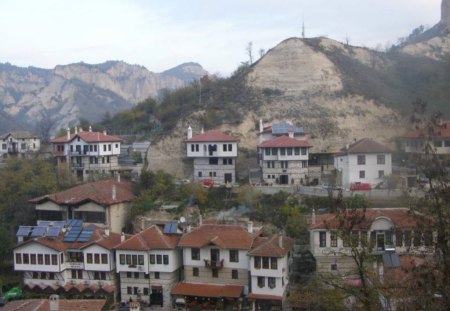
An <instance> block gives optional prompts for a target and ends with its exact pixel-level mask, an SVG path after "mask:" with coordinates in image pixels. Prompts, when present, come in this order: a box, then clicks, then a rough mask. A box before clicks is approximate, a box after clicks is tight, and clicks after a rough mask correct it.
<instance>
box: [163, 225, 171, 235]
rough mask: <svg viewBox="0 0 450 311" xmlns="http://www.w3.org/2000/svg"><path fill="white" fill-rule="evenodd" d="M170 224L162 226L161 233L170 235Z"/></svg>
mask: <svg viewBox="0 0 450 311" xmlns="http://www.w3.org/2000/svg"><path fill="white" fill-rule="evenodd" d="M171 225H172V224H170V223H169V224H165V225H164V229H163V233H170V227H171Z"/></svg>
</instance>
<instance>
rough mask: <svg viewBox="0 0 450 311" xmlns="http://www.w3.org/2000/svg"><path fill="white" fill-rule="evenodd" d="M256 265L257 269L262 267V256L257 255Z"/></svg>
mask: <svg viewBox="0 0 450 311" xmlns="http://www.w3.org/2000/svg"><path fill="white" fill-rule="evenodd" d="M254 266H255V269H261V257H259V256H255V259H254Z"/></svg>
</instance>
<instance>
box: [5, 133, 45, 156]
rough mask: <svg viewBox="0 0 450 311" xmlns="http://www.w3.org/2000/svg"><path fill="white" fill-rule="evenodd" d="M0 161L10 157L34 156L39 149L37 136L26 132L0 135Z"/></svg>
mask: <svg viewBox="0 0 450 311" xmlns="http://www.w3.org/2000/svg"><path fill="white" fill-rule="evenodd" d="M0 143H1V148H0V161H2V160H4V159H6V158H8V157H12V156H16V157H17V156H20V157H23V158H26V157H29V156H31V155H33V154H36V153H37V152H38V151H39V150H40V148H41V140H40V138H39V136H37V135H34V134H32V133H30V132H28V131H17V132H9V133H6V134H3V135H0Z"/></svg>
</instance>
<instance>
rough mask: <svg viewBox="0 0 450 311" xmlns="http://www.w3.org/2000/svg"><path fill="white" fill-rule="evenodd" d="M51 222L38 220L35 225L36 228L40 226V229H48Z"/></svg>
mask: <svg viewBox="0 0 450 311" xmlns="http://www.w3.org/2000/svg"><path fill="white" fill-rule="evenodd" d="M51 223H52V222H51V221H47V220H38V222H37V224H38V226H42V227H48V226H50V225H51Z"/></svg>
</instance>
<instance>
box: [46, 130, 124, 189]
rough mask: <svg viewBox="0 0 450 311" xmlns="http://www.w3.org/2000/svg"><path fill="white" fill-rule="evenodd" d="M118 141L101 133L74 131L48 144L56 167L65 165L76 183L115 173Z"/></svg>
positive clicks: (68, 131) (119, 141) (118, 149)
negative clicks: (75, 178) (74, 177)
mask: <svg viewBox="0 0 450 311" xmlns="http://www.w3.org/2000/svg"><path fill="white" fill-rule="evenodd" d="M121 142H122V139H121V138H119V137H115V136H111V135H107V134H106V131H104V132H92V129H91V127H89V131H88V132H86V131H83V130H82V129H81V128H80V130H79V131H78V129H77V128H75V133H73V134H71V133H70V129H67V135H64V136H62V137H58V138H55V139H52V140H50V143H51V144H52V146H53V155H54V157H55V159H56V163H57V165H67V166H68V167H69V169H70V171H71V172H72V173H73V174H75V176H77V178H78V179H79V180H83V181H86V180H95V179H97V178H98V177H101V176H111V175H112V174H113V172H114V171H116V170H118V169H119V161H118V158H119V155H120V144H121Z"/></svg>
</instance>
